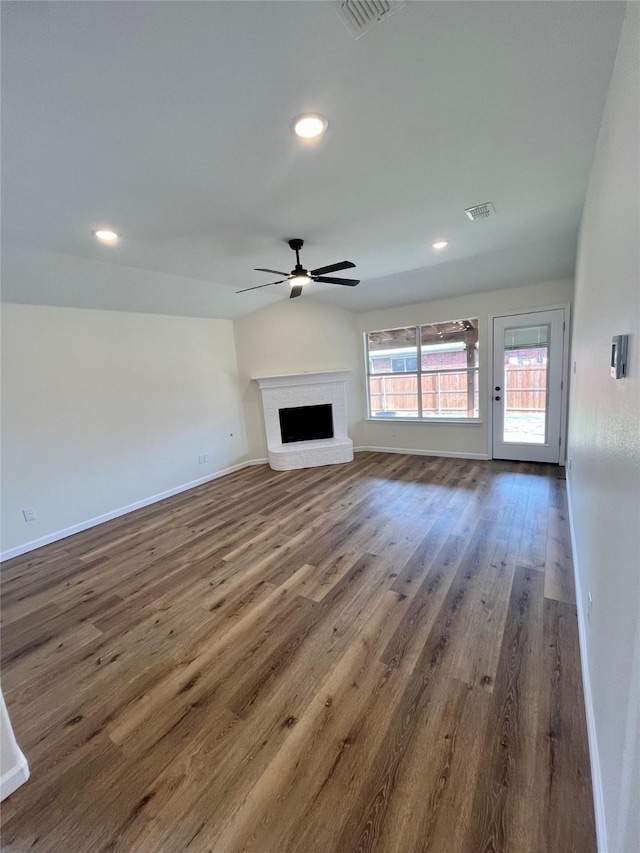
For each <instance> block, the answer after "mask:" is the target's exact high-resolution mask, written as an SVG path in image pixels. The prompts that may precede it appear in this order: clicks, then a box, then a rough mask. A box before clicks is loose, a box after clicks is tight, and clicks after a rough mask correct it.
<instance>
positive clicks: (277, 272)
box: [254, 267, 289, 276]
mask: <svg viewBox="0 0 640 853" xmlns="http://www.w3.org/2000/svg"><path fill="white" fill-rule="evenodd" d="M254 271H255V272H272V273H273V274H274V275H284V276H287V275H289V273H288V272H282V270H266V269H265V268H264V267H254Z"/></svg>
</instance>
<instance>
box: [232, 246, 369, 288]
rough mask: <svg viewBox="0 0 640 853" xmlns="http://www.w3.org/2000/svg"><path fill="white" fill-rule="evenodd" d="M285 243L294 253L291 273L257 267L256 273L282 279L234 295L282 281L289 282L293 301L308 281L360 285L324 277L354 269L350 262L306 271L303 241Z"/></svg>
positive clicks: (350, 285)
mask: <svg viewBox="0 0 640 853" xmlns="http://www.w3.org/2000/svg"><path fill="white" fill-rule="evenodd" d="M287 242H288V243H289V246H290V247H291V248H292V249H293V251H294V252H295V253H296V265H295V267H294V268H293V269H292V270H291V272H290V273H286V272H282V271H281V270H268V269H264V267H257V268H256V272H271V273H274V275H282V276H284V278H281V279H279V280H278V281H270V282H268V283H267V284H257V285H256V286H255V287H245V288H244V290H236V293H246V292H247V290H258V288H260V287H271V285H272V284H282V282H283V281H290V282H291V284H292V285H293V287H292V288H291V293H290V294H289V298H290V299H295V297H296V296H300V294H301V293H302V288H303V287H304V285H305V284H309V282H310V281H321V282H324V284H345V285H347V286H348V287H355V286H356V284H360V279H355V278H333V277H329V276H326V275H325V273H328V272H338V271H339V270H346V269H350V268H351V267H355V264H352V263H351V261H338V263H337V264H329V265H328V266H326V267H318V269H317V270H311V271H308V270H306V269H305V268H304V267H303V266H302V264H301V263H300V249H301V248H302V247H303V245H304V240H300V239H298V238H296V239H294V240H287Z"/></svg>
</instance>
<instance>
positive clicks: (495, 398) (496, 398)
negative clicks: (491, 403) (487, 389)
mask: <svg viewBox="0 0 640 853" xmlns="http://www.w3.org/2000/svg"><path fill="white" fill-rule="evenodd" d="M493 399H494V400H496V401H498V400H500V399H501V398H500V397H494V398H493Z"/></svg>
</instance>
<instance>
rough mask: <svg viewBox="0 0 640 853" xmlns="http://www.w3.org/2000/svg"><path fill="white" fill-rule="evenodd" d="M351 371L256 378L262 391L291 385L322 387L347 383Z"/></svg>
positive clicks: (327, 371) (287, 374) (326, 371)
mask: <svg viewBox="0 0 640 853" xmlns="http://www.w3.org/2000/svg"><path fill="white" fill-rule="evenodd" d="M349 373H350V371H349V370H324V371H322V373H285V374H283V375H282V376H254V377H253V378H254V379H255V380H256V382H257V383H258V385H259V386H260V390H262V389H263V388H288V387H289V386H291V385H320V384H321V383H323V382H346V381H347V376H348V375H349Z"/></svg>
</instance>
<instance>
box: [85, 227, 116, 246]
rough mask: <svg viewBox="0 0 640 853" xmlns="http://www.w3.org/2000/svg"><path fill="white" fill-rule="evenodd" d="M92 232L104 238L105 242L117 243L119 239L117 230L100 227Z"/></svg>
mask: <svg viewBox="0 0 640 853" xmlns="http://www.w3.org/2000/svg"><path fill="white" fill-rule="evenodd" d="M91 233H92V234H93V236H94V237H97V238H98V240H102V242H103V243H115V242H116V240H117V239H118V235H117V234H116V232H115V231H111V230H110V229H109V228H98V230H97V231H92V232H91Z"/></svg>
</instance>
